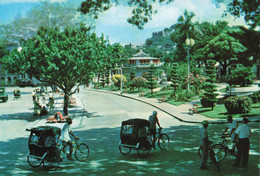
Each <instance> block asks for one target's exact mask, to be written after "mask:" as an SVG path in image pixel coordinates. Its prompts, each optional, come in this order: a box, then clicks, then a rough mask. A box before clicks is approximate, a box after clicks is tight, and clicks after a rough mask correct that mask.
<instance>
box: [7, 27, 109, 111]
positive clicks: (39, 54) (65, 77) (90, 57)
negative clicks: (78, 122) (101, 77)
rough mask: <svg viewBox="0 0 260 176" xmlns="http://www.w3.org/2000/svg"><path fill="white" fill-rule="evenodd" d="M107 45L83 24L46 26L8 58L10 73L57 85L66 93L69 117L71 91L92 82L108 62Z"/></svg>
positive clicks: (65, 102)
mask: <svg viewBox="0 0 260 176" xmlns="http://www.w3.org/2000/svg"><path fill="white" fill-rule="evenodd" d="M106 49H107V48H106V43H105V41H104V40H103V38H99V37H97V36H96V34H95V33H90V32H89V29H88V28H86V27H85V26H84V25H83V24H81V25H80V26H78V27H74V28H72V27H68V28H65V29H64V30H63V31H60V30H59V29H58V28H48V27H45V26H42V27H40V28H39V29H38V31H37V36H36V37H33V38H30V39H28V40H27V41H26V42H24V43H23V45H22V50H21V51H20V52H19V51H17V50H13V51H12V52H11V53H10V55H9V56H8V57H5V58H4V63H5V67H6V68H8V70H9V71H10V72H20V73H28V74H29V75H31V76H34V77H35V78H37V79H38V80H40V81H43V82H48V83H51V84H54V85H57V86H58V87H59V88H60V89H62V90H63V92H64V93H65V95H64V109H63V110H64V113H65V114H67V113H68V109H67V106H68V97H69V96H70V95H71V94H73V93H75V92H72V91H71V90H72V89H73V87H75V86H78V85H79V84H80V83H83V82H85V81H87V80H89V79H90V78H91V77H92V76H93V72H95V71H96V70H97V69H98V68H99V67H100V66H102V65H103V63H104V62H107V60H106V59H107V57H106V53H107V52H106Z"/></svg>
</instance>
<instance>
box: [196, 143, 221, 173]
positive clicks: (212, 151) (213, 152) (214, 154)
mask: <svg viewBox="0 0 260 176" xmlns="http://www.w3.org/2000/svg"><path fill="white" fill-rule="evenodd" d="M215 145H217V144H215ZM215 145H212V142H211V141H210V144H209V146H208V150H209V156H210V159H211V161H212V162H213V163H214V164H215V168H216V170H217V171H219V169H220V162H221V161H222V160H220V159H219V157H221V155H220V156H219V151H218V150H217V149H216V148H214V146H215ZM220 154H221V153H220ZM198 155H199V156H200V158H202V149H201V148H199V149H198Z"/></svg>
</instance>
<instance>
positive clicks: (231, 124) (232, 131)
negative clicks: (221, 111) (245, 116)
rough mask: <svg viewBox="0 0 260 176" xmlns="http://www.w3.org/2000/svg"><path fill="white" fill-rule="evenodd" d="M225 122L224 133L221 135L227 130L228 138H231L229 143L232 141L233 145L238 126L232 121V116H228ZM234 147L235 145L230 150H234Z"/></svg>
mask: <svg viewBox="0 0 260 176" xmlns="http://www.w3.org/2000/svg"><path fill="white" fill-rule="evenodd" d="M227 121H228V124H227V127H226V129H225V131H224V132H223V135H224V133H225V132H226V131H227V130H229V136H230V137H231V141H232V143H235V131H236V129H237V126H238V124H237V121H236V120H233V118H232V116H228V117H227ZM234 146H235V145H232V149H234Z"/></svg>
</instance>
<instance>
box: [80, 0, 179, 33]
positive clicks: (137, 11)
mask: <svg viewBox="0 0 260 176" xmlns="http://www.w3.org/2000/svg"><path fill="white" fill-rule="evenodd" d="M173 1H174V0H152V1H150V0H126V1H123V3H126V2H127V4H128V6H129V7H132V16H130V17H129V18H128V19H127V21H128V23H130V24H132V25H134V26H136V27H137V28H138V29H143V27H144V25H145V24H146V23H148V21H149V20H151V19H152V15H153V14H156V13H157V10H154V9H153V3H156V2H160V3H162V2H167V3H170V2H173ZM120 3H122V1H120ZM118 4H119V0H98V1H97V0H84V1H83V2H82V3H81V6H80V7H79V11H81V12H82V13H83V14H90V15H92V16H93V17H94V18H98V16H99V13H102V12H105V11H107V10H109V9H110V8H111V7H112V6H116V5H118Z"/></svg>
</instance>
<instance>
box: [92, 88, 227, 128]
mask: <svg viewBox="0 0 260 176" xmlns="http://www.w3.org/2000/svg"><path fill="white" fill-rule="evenodd" d="M88 90H90V91H96V92H103V93H109V94H114V95H118V96H121V97H125V98H130V99H133V100H136V101H139V102H142V103H145V104H148V105H150V106H153V107H155V108H157V109H159V110H160V111H163V112H164V113H166V114H168V115H170V116H172V117H173V118H175V119H177V120H179V121H181V122H184V123H193V124H200V123H201V122H194V121H188V120H183V119H181V118H180V117H177V116H175V115H173V114H172V113H169V112H168V111H166V110H164V109H162V108H160V107H158V106H156V105H154V104H152V103H149V102H146V101H143V100H140V99H137V98H134V97H130V96H127V95H123V94H118V93H113V92H109V91H105V90H94V89H88ZM210 123H211V124H224V123H227V122H226V121H223V120H218V121H210Z"/></svg>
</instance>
